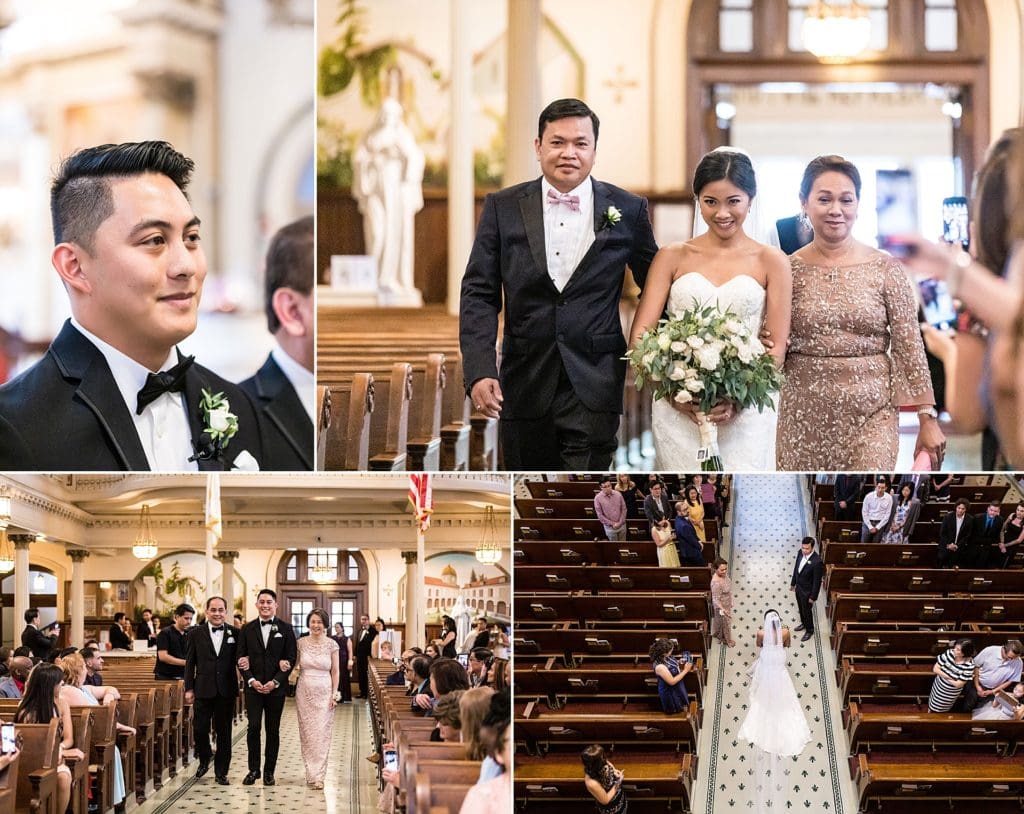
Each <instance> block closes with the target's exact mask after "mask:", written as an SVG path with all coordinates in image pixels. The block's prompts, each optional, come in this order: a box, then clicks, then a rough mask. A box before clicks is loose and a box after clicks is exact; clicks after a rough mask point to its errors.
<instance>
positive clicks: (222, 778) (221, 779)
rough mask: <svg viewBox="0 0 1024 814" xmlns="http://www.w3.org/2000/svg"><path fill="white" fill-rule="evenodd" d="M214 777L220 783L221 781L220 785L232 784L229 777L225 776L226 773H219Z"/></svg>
mask: <svg viewBox="0 0 1024 814" xmlns="http://www.w3.org/2000/svg"><path fill="white" fill-rule="evenodd" d="M214 779H215V780H216V781H217V782H218V783H219V784H220V785H222V786H230V785H231V781H230V780H228V779H227V778H226V777H225V776H224V775H222V774H218V775H217V776H216V778H214Z"/></svg>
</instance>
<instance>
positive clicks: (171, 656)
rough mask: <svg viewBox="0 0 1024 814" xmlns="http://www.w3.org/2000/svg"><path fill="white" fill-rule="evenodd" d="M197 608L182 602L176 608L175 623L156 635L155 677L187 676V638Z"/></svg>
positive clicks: (167, 679)
mask: <svg viewBox="0 0 1024 814" xmlns="http://www.w3.org/2000/svg"><path fill="white" fill-rule="evenodd" d="M195 612H196V609H195V608H193V607H192V606H191V605H189V604H187V603H184V602H182V603H181V604H180V605H178V607H176V608H175V609H174V624H173V625H171V626H170V627H168V628H164V629H163V630H161V631H160V633H159V634H157V637H156V666H155V667H154V668H153V677H154V678H158V679H160V680H163V681H174V680H175V679H179V678H181V679H184V678H185V655H186V653H187V647H186V645H187V644H188V643H187V641H186V640H185V637H186V635H187V631H188V628H189V625H191V624H192V617H193V616H194V615H195Z"/></svg>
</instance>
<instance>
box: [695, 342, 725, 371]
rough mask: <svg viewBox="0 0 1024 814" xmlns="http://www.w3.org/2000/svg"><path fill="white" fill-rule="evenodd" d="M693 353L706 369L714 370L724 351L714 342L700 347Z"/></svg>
mask: <svg viewBox="0 0 1024 814" xmlns="http://www.w3.org/2000/svg"><path fill="white" fill-rule="evenodd" d="M693 355H694V356H696V357H697V362H698V363H699V364H700V366H701V367H702V368H704V370H714V369H715V368H716V367H718V365H719V364H720V363H721V361H722V351H721V349H720V348H718V347H716V346H715V345H714V344H710V345H706V346H704V347H703V348H698V349H697V350H696V351H695V352H694V354H693Z"/></svg>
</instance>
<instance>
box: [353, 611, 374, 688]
mask: <svg viewBox="0 0 1024 814" xmlns="http://www.w3.org/2000/svg"><path fill="white" fill-rule="evenodd" d="M354 638H355V640H356V644H355V654H356V674H357V675H358V677H359V696H358V697H359V698H369V696H370V653H372V652H373V640H374V639H376V638H377V628H375V627H374V626H373V625H371V624H370V617H369V616H367V615H366V614H365V613H364V614H363V615H362V616H360V617H359V632H358V633H356V634H355V636H354Z"/></svg>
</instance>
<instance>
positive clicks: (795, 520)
mask: <svg viewBox="0 0 1024 814" xmlns="http://www.w3.org/2000/svg"><path fill="white" fill-rule="evenodd" d="M802 478H803V476H797V475H761V476H755V475H744V476H738V477H737V478H736V482H735V486H734V495H735V498H734V507H733V512H732V517H731V518H729V520H730V526H729V531H730V532H731V534H730V535H729V538H728V540H727V541H726V542H725V543H723V548H722V556H723V557H724V558H725V559H726V560H728V561H729V572H730V576H731V577H732V582H733V597H734V616H733V628H732V633H733V638H734V639H735V640H736V642H737V646H736V647H735V648H732V649H731V650H730V649H727V648H725V647H724V646H722V645H719V644H717V643H715V646H714V647H713V648H712V651H711V655H710V660H709V665H708V688H707V696H706V697H707V699H708V701H707V704H706V706H705V709H704V724H703V726H702V728H701V735H700V743H699V747H698V752H699V754H700V757H701V759H700V762H699V765H698V774H697V782H696V783H695V784H694V794H693V811H694V812H695V814H696V813H697V812H699V813H700V814H719V812H747V811H751V810H752V809H753V805H754V782H753V781H754V777H753V773H754V759H753V758H754V756H753V749H752V747H751V746H750V745H749V744H747V743H746V742H745V741H739V740H738V739H737V738H736V733H737V732H738V730H739V728H740V724H741V723H742V721H743V716H744V715H745V713H746V710H747V692H748V685H749V678H748V673H747V671H748V670H749V669H750V666H751V665H752V664H753V661H754V659H755V657H756V655H757V653H756V648H755V646H754V637H755V635H756V633H757V629H758V627H760V625H761V621H762V619H763V617H764V613H765V611H766V610H768V609H769V608H775V609H776V610H778V612H779V614H780V615H781V616H782V619H783V621H784V622H785V623H786V624H788V625H789V626H790V627H795V626H796V625H798V624H799V615H798V613H797V607H796V600H795V599H794V597H793V594H792V593H791V592H790V590H789V579H790V575H791V573H792V568H793V562H794V561H795V558H796V554H797V551H798V548H799V543H800V539H801V538H802V537H803V536H805V535H806V534H808V533H809V531H808V524H807V520H806V518H807V517H808V516H809V514H808V506H807V496H806V492H805V490H804V489H803V485H802ZM815 614H816V616H815V628H816V630H815V636H814V639H813V640H812V641H810V642H805V643H801V642H800V637H799V634H795V635H794V637H793V644H792V647H791V655H790V660H789V666H790V674H791V675H792V676H793V680H794V683H795V685H796V690H797V694H798V696H799V697H800V701H801V703H802V704H803V706H804V710H805V712H806V715H807V722H808V724H809V725H810V727H811V742H810V743H809V744H808V745H807V747H806V748H805V749H804V751H803V753H802V754H801V755H799V756H798V757H796V758H793V759H792V761H791V762H789V763H786V764H784V765H786V775H787V777H788V782H789V785H790V787H791V791H790V792H789V793H788V798H789V801H790V807H791V809H792V810H794V811H825V812H836V814H842V813H843V812H845V814H852V813H853V812H854V811H856V805H855V802H854V801H855V797H854V792H853V786H852V783H851V781H850V773H849V769H848V768H847V765H846V741H845V736H844V733H843V729H842V717H841V715H840V705H839V698H838V695H839V693H838V688H837V687H836V684H835V681H834V680H833V679H832V675H833V670H834V667H835V664H834V658H833V656H832V653H831V651H830V649H829V646H828V635H827V631H828V624H827V621H826V618H825V610H824V598H823V597H821V598H820V599H819V602H818V603H816V608H815ZM822 699H824V700H825V703H824V704H823V701H822Z"/></svg>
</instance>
